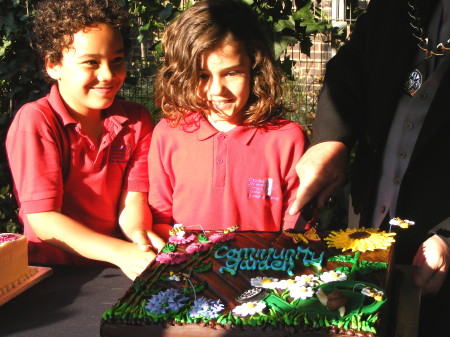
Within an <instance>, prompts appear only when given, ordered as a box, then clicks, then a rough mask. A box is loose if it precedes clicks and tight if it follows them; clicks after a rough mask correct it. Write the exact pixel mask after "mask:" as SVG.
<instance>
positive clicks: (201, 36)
mask: <svg viewBox="0 0 450 337" xmlns="http://www.w3.org/2000/svg"><path fill="white" fill-rule="evenodd" d="M223 42H225V43H232V42H237V43H239V44H240V45H242V46H244V48H245V49H246V51H247V53H248V55H249V57H250V60H251V94H250V98H249V101H248V103H247V107H246V111H245V112H244V116H243V124H244V125H247V126H250V127H262V126H266V125H267V123H270V122H274V121H277V120H279V119H281V118H282V116H283V114H284V111H285V109H284V106H283V104H282V87H281V79H282V78H283V75H282V74H283V73H282V72H281V71H280V70H279V68H278V67H277V66H276V64H275V61H274V58H273V56H272V53H271V50H270V48H269V45H268V41H267V39H266V35H265V34H264V32H263V30H262V28H261V25H260V23H259V21H258V18H257V16H256V15H255V13H254V12H253V11H252V10H251V8H250V7H249V6H247V5H245V4H244V3H242V2H241V1H238V0H204V1H200V2H197V3H196V4H194V5H193V6H192V7H190V8H188V9H187V10H185V11H184V12H183V13H181V15H180V16H179V17H178V18H176V19H175V21H174V22H173V23H172V24H171V25H170V26H169V27H168V28H167V29H166V31H165V33H164V36H163V41H162V46H163V51H164V62H163V64H162V66H161V67H160V69H159V70H158V73H157V76H156V81H155V94H156V95H155V97H156V103H157V104H158V105H160V106H161V109H162V113H163V116H164V117H165V118H166V119H168V120H169V121H171V124H172V125H173V126H176V125H178V124H179V122H180V120H182V119H184V118H185V117H186V116H187V115H189V114H190V113H191V112H194V111H204V110H205V108H206V107H205V106H203V104H204V103H202V102H200V101H199V100H198V97H197V87H198V85H199V78H200V60H201V55H202V54H203V53H205V52H206V51H209V50H212V49H214V48H216V47H217V46H219V45H220V44H221V43H223Z"/></svg>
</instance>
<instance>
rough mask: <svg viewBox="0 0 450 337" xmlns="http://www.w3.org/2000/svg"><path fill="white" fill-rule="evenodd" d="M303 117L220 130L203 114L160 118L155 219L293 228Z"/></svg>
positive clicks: (216, 226)
mask: <svg viewBox="0 0 450 337" xmlns="http://www.w3.org/2000/svg"><path fill="white" fill-rule="evenodd" d="M307 144H308V143H307V139H306V137H305V135H304V133H303V131H302V129H301V128H300V126H299V125H297V124H295V123H292V122H288V123H286V124H285V125H283V126H280V127H277V128H273V129H270V130H269V131H267V130H264V129H258V128H247V127H245V126H237V127H235V128H234V129H232V130H230V131H228V132H219V131H218V130H216V129H215V128H213V127H212V126H211V125H210V124H209V123H208V122H207V121H206V120H205V119H204V118H203V117H202V116H201V115H200V114H195V115H193V116H191V120H190V123H189V124H188V125H181V126H178V127H176V128H172V127H170V126H169V124H168V123H167V122H166V121H165V120H162V121H161V122H160V123H159V124H158V125H157V126H156V127H155V131H154V133H153V138H152V143H151V146H150V154H149V170H150V171H149V172H150V173H149V179H150V191H149V203H150V206H151V208H152V211H153V212H154V221H155V223H169V224H170V223H181V224H183V225H184V226H185V227H186V228H188V229H205V230H220V229H225V228H228V227H230V226H234V225H239V226H240V227H239V230H266V231H274V230H279V229H280V226H281V225H283V224H284V225H285V226H286V228H291V227H292V226H293V225H294V224H295V221H296V220H297V219H296V218H297V217H293V216H291V215H289V214H288V207H289V205H290V204H291V203H292V202H293V200H294V199H295V191H296V188H297V186H298V180H297V174H296V172H295V163H297V161H298V160H299V159H300V157H301V155H302V154H303V153H304V151H305V149H306V147H307Z"/></svg>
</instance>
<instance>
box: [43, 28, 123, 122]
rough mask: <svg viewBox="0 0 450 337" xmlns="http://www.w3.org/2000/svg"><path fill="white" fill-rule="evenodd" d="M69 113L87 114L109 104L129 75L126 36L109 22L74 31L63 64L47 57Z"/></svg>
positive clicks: (48, 65)
mask: <svg viewBox="0 0 450 337" xmlns="http://www.w3.org/2000/svg"><path fill="white" fill-rule="evenodd" d="M46 66H47V72H48V73H49V75H50V76H51V77H52V78H54V79H55V80H57V82H58V88H59V92H60V94H61V97H62V98H63V100H64V102H65V104H66V107H67V109H68V110H69V113H72V112H75V113H77V114H83V115H87V114H89V113H92V112H99V111H101V110H102V109H106V108H108V107H109V106H110V105H111V104H112V102H113V100H114V97H115V96H116V94H117V92H118V91H119V89H120V87H121V86H122V84H123V81H124V80H125V76H126V69H125V54H124V46H123V41H122V36H121V35H120V33H119V32H118V31H117V30H115V29H113V28H112V27H111V26H109V25H107V24H99V25H98V26H95V27H88V28H87V29H85V30H81V31H79V32H77V33H76V34H74V35H73V44H72V45H71V47H70V48H69V49H68V50H65V51H64V52H63V58H62V60H61V62H60V63H59V64H52V63H50V62H48V61H47V64H46Z"/></svg>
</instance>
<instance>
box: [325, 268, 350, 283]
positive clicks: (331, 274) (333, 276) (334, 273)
mask: <svg viewBox="0 0 450 337" xmlns="http://www.w3.org/2000/svg"><path fill="white" fill-rule="evenodd" d="M320 279H321V280H322V281H323V282H324V283H329V282H334V281H345V280H347V274H344V273H343V272H341V271H340V270H330V271H327V272H325V273H323V274H322V275H320Z"/></svg>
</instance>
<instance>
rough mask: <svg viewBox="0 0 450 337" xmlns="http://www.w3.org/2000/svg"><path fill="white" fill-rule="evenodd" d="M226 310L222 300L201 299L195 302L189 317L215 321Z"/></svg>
mask: <svg viewBox="0 0 450 337" xmlns="http://www.w3.org/2000/svg"><path fill="white" fill-rule="evenodd" d="M223 309H224V305H223V303H222V302H221V301H220V300H216V301H214V300H211V299H208V298H205V297H200V298H198V299H196V300H195V302H194V305H193V306H192V309H191V311H189V316H190V317H192V318H203V319H213V318H217V317H218V316H219V313H220V312H221V311H222V310H223Z"/></svg>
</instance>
